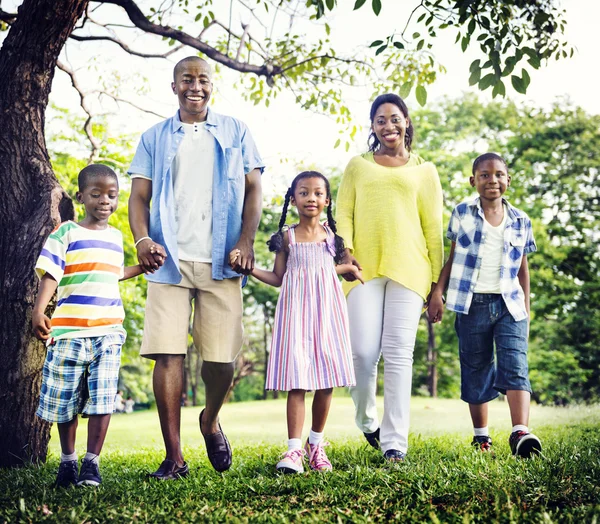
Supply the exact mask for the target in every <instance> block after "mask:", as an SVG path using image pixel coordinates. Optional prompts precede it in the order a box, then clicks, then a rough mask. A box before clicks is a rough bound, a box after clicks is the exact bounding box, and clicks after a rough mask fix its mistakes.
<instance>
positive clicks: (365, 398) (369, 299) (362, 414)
mask: <svg viewBox="0 0 600 524" xmlns="http://www.w3.org/2000/svg"><path fill="white" fill-rule="evenodd" d="M386 282H388V279H387V278H374V279H373V280H369V281H368V282H367V283H366V284H364V285H359V286H356V287H355V288H354V289H352V291H350V294H349V295H348V317H349V320H350V341H351V343H352V358H353V362H354V372H355V374H356V386H354V387H351V388H350V394H351V395H352V400H353V401H354V416H355V420H356V425H357V426H358V428H359V429H360V430H361V431H363V432H364V433H373V432H374V431H375V430H377V428H379V418H378V416H377V404H376V400H375V392H376V389H377V363H378V362H379V357H380V355H381V332H382V328H383V302H384V296H385V284H386Z"/></svg>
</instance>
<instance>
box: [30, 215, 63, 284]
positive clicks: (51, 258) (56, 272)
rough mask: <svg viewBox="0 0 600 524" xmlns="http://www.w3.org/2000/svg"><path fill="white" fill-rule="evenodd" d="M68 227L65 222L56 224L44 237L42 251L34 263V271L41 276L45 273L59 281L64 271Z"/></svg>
mask: <svg viewBox="0 0 600 524" xmlns="http://www.w3.org/2000/svg"><path fill="white" fill-rule="evenodd" d="M68 232H69V229H68V227H67V223H63V224H61V225H60V226H58V227H57V228H56V229H55V230H54V231H52V233H50V236H49V237H48V238H47V239H46V243H45V244H44V247H43V248H42V252H41V253H40V256H39V257H38V260H37V263H36V264H35V273H36V275H37V276H38V278H40V279H41V278H42V277H43V276H44V275H45V274H46V273H47V274H48V275H50V276H51V277H52V278H53V279H54V280H56V281H57V282H60V281H61V279H62V277H63V274H64V272H65V264H66V260H67V247H68V246H69V238H68Z"/></svg>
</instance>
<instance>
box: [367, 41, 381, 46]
mask: <svg viewBox="0 0 600 524" xmlns="http://www.w3.org/2000/svg"><path fill="white" fill-rule="evenodd" d="M381 44H383V40H375V41H374V42H371V45H370V46H369V47H379V46H380V45H381Z"/></svg>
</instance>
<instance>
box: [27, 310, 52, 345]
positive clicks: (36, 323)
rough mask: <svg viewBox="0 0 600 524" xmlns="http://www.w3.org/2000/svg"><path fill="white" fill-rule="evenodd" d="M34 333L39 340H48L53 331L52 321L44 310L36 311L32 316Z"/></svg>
mask: <svg viewBox="0 0 600 524" xmlns="http://www.w3.org/2000/svg"><path fill="white" fill-rule="evenodd" d="M31 324H32V326H33V334H34V335H35V338H37V339H38V340H48V338H50V332H51V331H52V322H51V321H50V319H49V318H48V317H47V316H46V315H45V314H44V313H43V312H36V311H34V312H33V314H32V316H31Z"/></svg>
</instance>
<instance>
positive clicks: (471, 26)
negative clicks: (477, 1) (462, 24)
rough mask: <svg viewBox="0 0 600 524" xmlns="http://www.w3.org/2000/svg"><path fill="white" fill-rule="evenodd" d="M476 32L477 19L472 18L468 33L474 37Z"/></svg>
mask: <svg viewBox="0 0 600 524" xmlns="http://www.w3.org/2000/svg"><path fill="white" fill-rule="evenodd" d="M474 31H475V19H474V18H471V21H470V22H469V27H468V28H467V32H468V33H469V34H470V35H472V34H473V32H474Z"/></svg>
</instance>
